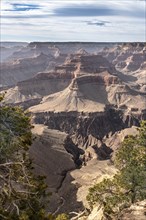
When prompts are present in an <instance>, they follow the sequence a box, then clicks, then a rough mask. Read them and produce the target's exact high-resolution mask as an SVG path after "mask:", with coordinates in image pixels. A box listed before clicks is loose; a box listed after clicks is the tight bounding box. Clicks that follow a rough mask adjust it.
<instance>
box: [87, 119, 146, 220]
mask: <svg viewBox="0 0 146 220" xmlns="http://www.w3.org/2000/svg"><path fill="white" fill-rule="evenodd" d="M115 165H116V167H117V168H118V169H119V171H118V172H117V174H116V175H114V177H113V178H112V179H104V180H103V181H102V182H100V183H98V184H96V185H94V186H93V187H91V188H90V189H89V194H88V196H87V200H88V202H89V204H90V206H91V208H92V207H93V206H94V205H95V204H97V203H98V204H100V205H101V206H102V207H103V211H104V216H105V218H106V219H113V218H115V217H116V219H118V215H119V213H120V211H121V210H123V209H124V208H126V207H128V206H130V205H131V204H132V203H135V202H137V201H140V200H143V199H146V121H143V122H142V123H141V127H140V128H139V135H137V136H136V137H134V136H128V137H126V138H125V139H124V141H123V143H122V144H121V146H120V148H119V150H118V151H117V153H116V157H115Z"/></svg>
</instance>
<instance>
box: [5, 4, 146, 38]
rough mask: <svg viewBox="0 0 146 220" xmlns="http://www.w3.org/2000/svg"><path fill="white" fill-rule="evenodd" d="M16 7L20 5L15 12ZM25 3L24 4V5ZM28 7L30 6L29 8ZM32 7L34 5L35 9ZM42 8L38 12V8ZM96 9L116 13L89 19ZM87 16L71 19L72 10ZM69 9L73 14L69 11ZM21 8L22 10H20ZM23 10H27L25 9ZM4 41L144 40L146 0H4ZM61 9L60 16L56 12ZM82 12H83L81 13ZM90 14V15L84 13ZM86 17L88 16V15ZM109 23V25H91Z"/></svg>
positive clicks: (96, 15)
mask: <svg viewBox="0 0 146 220" xmlns="http://www.w3.org/2000/svg"><path fill="white" fill-rule="evenodd" d="M13 4H20V5H19V7H18V8H19V10H14V5H13ZM23 4H24V5H23ZM26 5H28V6H26ZM29 5H34V7H33V6H32V7H33V9H32V7H30V10H25V8H29ZM35 5H36V6H39V9H38V8H37V7H36V8H35ZM85 6H87V8H88V7H89V9H92V8H93V9H94V8H95V7H97V9H98V8H99V10H100V9H101V8H102V10H103V9H107V10H110V12H112V11H113V14H109V15H106V12H107V11H106V10H105V12H104V10H103V11H102V12H104V13H103V14H102V15H101V14H100V16H99V15H98V13H97V14H95V15H94V16H92V10H91V12H90V16H88V10H86V11H83V10H84V8H85ZM73 7H75V8H77V9H78V8H79V9H80V10H81V12H84V16H81V15H82V14H81V15H80V16H73V17H71V16H69V12H72V13H73V11H72V8H73ZM66 8H68V9H69V10H70V11H68V10H66ZM20 9H21V10H20ZM23 9H24V10H23ZM1 10H2V11H1V14H2V18H1V32H2V34H1V40H9V41H10V40H13V41H22V40H23V41H34V40H37V41H39V40H40V41H43V40H44V41H46V40H47V41H145V18H144V12H145V1H140V0H122V1H121V0H103V1H98V0H91V1H89V0H68V1H65V0H43V1H40V0H25V1H24V0H21V1H20V0H3V1H2V2H1ZM57 10H62V13H66V14H63V15H64V16H63V15H62V16H60V15H59V14H57V13H56V11H57ZM78 12H79V13H80V11H78ZM85 12H86V13H87V15H86V14H85ZM85 15H86V16H85ZM87 21H88V22H89V23H90V22H91V23H92V22H94V21H109V23H107V24H106V25H103V26H102V25H101V26H100V25H99V26H97V25H88V22H87Z"/></svg>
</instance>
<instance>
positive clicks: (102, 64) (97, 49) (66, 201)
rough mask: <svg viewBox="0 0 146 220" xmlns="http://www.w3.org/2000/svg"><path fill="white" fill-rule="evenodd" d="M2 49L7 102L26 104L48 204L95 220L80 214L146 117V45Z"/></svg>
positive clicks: (1, 85)
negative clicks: (92, 190)
mask: <svg viewBox="0 0 146 220" xmlns="http://www.w3.org/2000/svg"><path fill="white" fill-rule="evenodd" d="M1 56H2V59H1V63H0V65H1V67H0V69H1V73H0V91H1V93H5V99H4V103H6V104H8V105H14V106H15V105H19V106H21V107H22V108H23V109H24V110H27V111H28V112H29V115H30V117H31V122H32V124H33V126H34V128H33V129H32V133H33V135H34V142H33V144H32V146H31V147H30V149H29V152H30V157H31V158H32V160H33V164H34V167H35V173H36V174H41V175H45V176H46V183H47V185H48V190H49V192H51V193H52V195H51V197H50V203H49V204H48V205H47V211H48V212H51V213H53V214H58V213H64V212H65V213H68V214H69V215H70V218H71V219H87V220H91V219H92V220H94V219H96V220H97V216H96V217H95V218H93V217H91V218H90V217H86V218H85V217H78V218H76V217H75V216H76V214H79V213H82V212H84V211H85V210H88V209H89V205H88V203H87V201H86V196H87V193H88V189H89V187H91V186H92V185H93V184H95V183H97V182H99V181H101V180H102V179H103V178H104V177H112V176H113V175H114V174H115V173H116V172H117V170H116V168H115V167H114V165H113V162H112V160H113V158H114V155H115V152H116V150H117V149H118V148H119V146H120V144H121V142H122V141H123V140H124V137H126V136H127V135H131V134H132V135H137V133H138V130H137V127H139V125H140V122H141V121H142V120H146V78H145V74H146V44H145V43H75V42H74V43H47V42H45V43H39V42H33V43H26V44H25V43H18V44H17V43H14V44H13V43H9V44H8V43H7V44H6V43H1ZM127 215H129V214H128V211H127ZM123 219H126V217H123ZM133 219H134V217H133Z"/></svg>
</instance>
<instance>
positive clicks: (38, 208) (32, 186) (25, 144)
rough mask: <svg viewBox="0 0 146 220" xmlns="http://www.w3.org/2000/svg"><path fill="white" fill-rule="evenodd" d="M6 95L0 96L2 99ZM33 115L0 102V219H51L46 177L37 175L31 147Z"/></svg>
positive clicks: (0, 99)
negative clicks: (48, 208) (47, 214)
mask: <svg viewBox="0 0 146 220" xmlns="http://www.w3.org/2000/svg"><path fill="white" fill-rule="evenodd" d="M2 100H3V97H0V101H2ZM31 128H32V126H31V123H30V118H29V117H28V115H27V113H25V112H23V110H22V109H21V108H19V107H11V106H6V105H4V104H2V103H1V106H0V219H9V220H28V219H29V220H31V219H32V220H38V219H42V220H43V219H49V218H48V217H47V216H46V214H45V206H44V200H45V198H48V195H47V193H46V184H45V182H44V177H41V176H37V177H36V176H34V175H33V173H32V165H31V160H30V159H29V155H28V149H29V146H30V144H31V142H32V133H31Z"/></svg>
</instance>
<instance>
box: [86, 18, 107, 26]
mask: <svg viewBox="0 0 146 220" xmlns="http://www.w3.org/2000/svg"><path fill="white" fill-rule="evenodd" d="M86 23H87V25H96V26H100V27H102V26H105V25H106V24H110V23H111V22H109V21H96V20H95V21H87V22H86Z"/></svg>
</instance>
